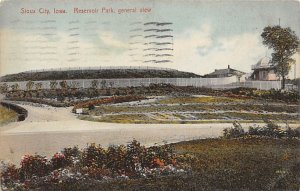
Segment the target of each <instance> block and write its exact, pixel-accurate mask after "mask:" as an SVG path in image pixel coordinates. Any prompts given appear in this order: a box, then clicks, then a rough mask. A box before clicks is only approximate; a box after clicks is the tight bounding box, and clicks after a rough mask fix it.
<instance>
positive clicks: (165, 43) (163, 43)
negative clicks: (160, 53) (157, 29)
mask: <svg viewBox="0 0 300 191" xmlns="http://www.w3.org/2000/svg"><path fill="white" fill-rule="evenodd" d="M169 44H173V43H171V42H156V43H155V45H169Z"/></svg>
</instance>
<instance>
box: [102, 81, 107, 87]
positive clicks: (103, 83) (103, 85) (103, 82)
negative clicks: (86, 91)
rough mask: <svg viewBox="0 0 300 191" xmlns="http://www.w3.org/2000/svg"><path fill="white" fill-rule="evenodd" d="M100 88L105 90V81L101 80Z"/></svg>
mask: <svg viewBox="0 0 300 191" xmlns="http://www.w3.org/2000/svg"><path fill="white" fill-rule="evenodd" d="M101 87H102V88H105V87H106V80H102V81H101Z"/></svg>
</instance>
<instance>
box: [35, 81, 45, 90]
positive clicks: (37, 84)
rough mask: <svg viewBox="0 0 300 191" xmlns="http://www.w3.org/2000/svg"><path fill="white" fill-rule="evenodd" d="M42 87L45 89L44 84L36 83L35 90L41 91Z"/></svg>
mask: <svg viewBox="0 0 300 191" xmlns="http://www.w3.org/2000/svg"><path fill="white" fill-rule="evenodd" d="M42 87H43V84H42V82H39V83H36V84H35V89H36V90H41V89H42Z"/></svg>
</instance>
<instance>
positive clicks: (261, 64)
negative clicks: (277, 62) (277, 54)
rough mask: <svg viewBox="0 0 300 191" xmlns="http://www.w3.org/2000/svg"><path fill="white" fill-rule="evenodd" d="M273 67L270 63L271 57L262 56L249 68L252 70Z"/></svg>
mask: <svg viewBox="0 0 300 191" xmlns="http://www.w3.org/2000/svg"><path fill="white" fill-rule="evenodd" d="M273 67H274V65H273V64H272V63H271V58H269V57H263V58H261V59H260V60H259V61H258V62H257V63H256V64H254V65H252V67H251V69H252V70H257V69H269V68H273Z"/></svg>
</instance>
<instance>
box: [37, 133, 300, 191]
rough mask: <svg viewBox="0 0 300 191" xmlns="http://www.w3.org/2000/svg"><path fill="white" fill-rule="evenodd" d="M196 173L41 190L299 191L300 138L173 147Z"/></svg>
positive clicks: (211, 141) (201, 142)
mask: <svg viewBox="0 0 300 191" xmlns="http://www.w3.org/2000/svg"><path fill="white" fill-rule="evenodd" d="M172 146H173V147H174V149H175V152H177V153H178V154H179V156H180V157H179V158H178V160H183V161H186V162H188V163H189V164H190V165H191V170H192V171H191V172H190V173H188V174H184V175H171V176H163V177H153V178H147V179H130V180H113V181H108V182H97V181H89V182H87V181H75V182H70V183H69V184H67V185H66V184H59V183H58V184H52V185H47V187H45V188H41V189H40V190H108V191H111V190H122V191H125V190H126V191H137V190H145V191H156V190H164V191H179V190H180V191H182V190H183V191H185V190H189V191H190V190H299V187H300V140H299V139H271V138H255V137H252V138H244V139H206V140H196V141H187V142H180V143H176V144H172Z"/></svg>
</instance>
